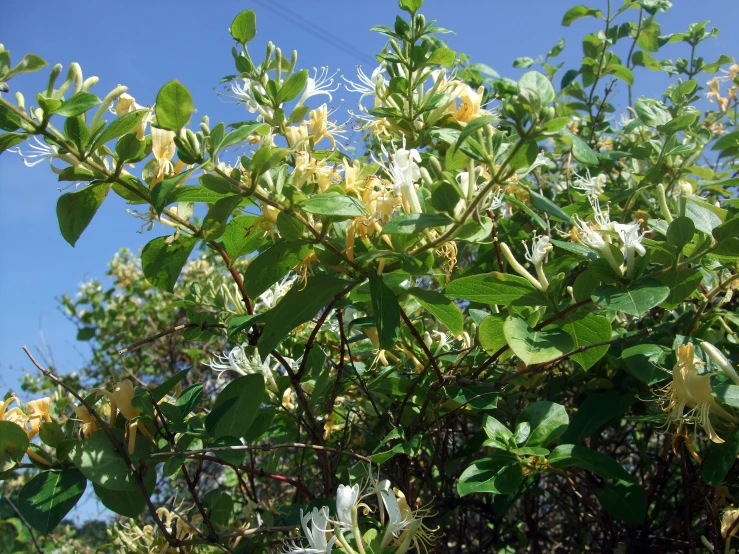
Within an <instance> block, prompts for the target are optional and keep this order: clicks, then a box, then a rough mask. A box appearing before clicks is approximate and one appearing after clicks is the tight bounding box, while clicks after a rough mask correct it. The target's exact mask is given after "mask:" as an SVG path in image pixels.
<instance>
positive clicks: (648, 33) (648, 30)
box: [636, 21, 661, 52]
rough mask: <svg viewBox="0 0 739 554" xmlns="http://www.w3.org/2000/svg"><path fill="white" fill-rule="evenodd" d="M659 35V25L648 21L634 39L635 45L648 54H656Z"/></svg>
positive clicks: (658, 45)
mask: <svg viewBox="0 0 739 554" xmlns="http://www.w3.org/2000/svg"><path fill="white" fill-rule="evenodd" d="M660 34H661V30H660V26H659V23H657V22H656V21H649V22H648V23H647V24H646V25H644V26H643V27H642V29H641V32H640V33H639V38H637V39H636V44H638V45H639V46H641V47H642V48H644V50H646V51H648V52H657V51H658V50H659V47H660V44H659V37H660Z"/></svg>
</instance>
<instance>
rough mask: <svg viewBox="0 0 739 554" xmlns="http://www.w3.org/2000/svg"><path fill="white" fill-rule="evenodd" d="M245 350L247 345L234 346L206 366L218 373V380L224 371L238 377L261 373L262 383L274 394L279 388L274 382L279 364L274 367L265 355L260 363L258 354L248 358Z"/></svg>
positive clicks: (269, 358)
mask: <svg viewBox="0 0 739 554" xmlns="http://www.w3.org/2000/svg"><path fill="white" fill-rule="evenodd" d="M247 348H249V345H248V344H246V343H244V344H242V345H241V346H235V347H234V348H233V349H231V352H229V353H228V354H225V355H223V356H216V357H215V358H213V359H212V360H211V361H210V363H209V364H208V366H209V367H210V368H211V369H212V370H213V371H216V372H218V373H219V376H218V378H219V379H220V378H221V377H222V376H223V374H224V372H226V371H233V372H234V373H238V374H239V375H250V374H252V373H257V374H259V373H261V374H262V375H263V376H264V382H265V383H266V384H267V388H269V390H271V391H272V392H275V393H276V392H277V391H278V390H279V388H278V387H277V382H276V381H275V371H276V369H277V368H278V367H279V364H276V365H275V363H274V361H273V360H272V356H270V355H267V357H266V358H265V359H264V361H262V359H261V357H260V356H259V353H258V352H255V353H254V355H253V356H251V357H249V356H247V354H246V349H247ZM273 366H274V367H273Z"/></svg>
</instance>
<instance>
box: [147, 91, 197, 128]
mask: <svg viewBox="0 0 739 554" xmlns="http://www.w3.org/2000/svg"><path fill="white" fill-rule="evenodd" d="M194 111H195V107H194V106H193V104H192V96H190V91H188V90H187V88H185V86H184V85H183V84H182V83H180V82H179V81H178V80H176V79H175V80H174V81H170V82H169V83H167V84H166V85H164V86H163V87H162V88H161V89H160V90H159V93H158V94H157V99H156V104H155V112H156V116H157V125H158V126H159V127H161V128H162V129H169V130H170V131H179V130H180V129H182V127H184V126H185V125H187V122H188V121H190V116H191V115H192V112H194Z"/></svg>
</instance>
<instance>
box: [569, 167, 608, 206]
mask: <svg viewBox="0 0 739 554" xmlns="http://www.w3.org/2000/svg"><path fill="white" fill-rule="evenodd" d="M607 182H608V177H607V176H606V175H605V174H604V173H600V174H598V175H596V176H595V177H591V176H590V170H587V169H586V170H585V177H580V176H577V178H576V179H575V180H574V182H573V183H572V188H573V189H575V190H579V191H582V192H584V193H585V194H586V195H587V196H588V198H589V199H591V201H592V199H597V198H598V197H599V196H600V195H601V194H603V192H605V187H606V183H607Z"/></svg>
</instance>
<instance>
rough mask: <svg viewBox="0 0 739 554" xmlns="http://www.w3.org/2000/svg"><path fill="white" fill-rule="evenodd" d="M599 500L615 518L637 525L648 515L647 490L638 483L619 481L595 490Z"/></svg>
mask: <svg viewBox="0 0 739 554" xmlns="http://www.w3.org/2000/svg"><path fill="white" fill-rule="evenodd" d="M595 496H597V497H598V502H600V505H601V506H603V509H604V510H605V511H606V512H607V513H608V514H609V515H610V516H611V517H613V518H616V519H620V520H622V521H625V522H626V523H631V524H632V525H636V524H639V523H643V522H644V518H645V517H646V515H647V492H646V491H645V490H644V487H642V486H641V485H637V484H636V483H628V482H623V481H619V482H618V483H615V484H613V485H608V486H606V487H605V488H603V489H598V490H596V491H595Z"/></svg>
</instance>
